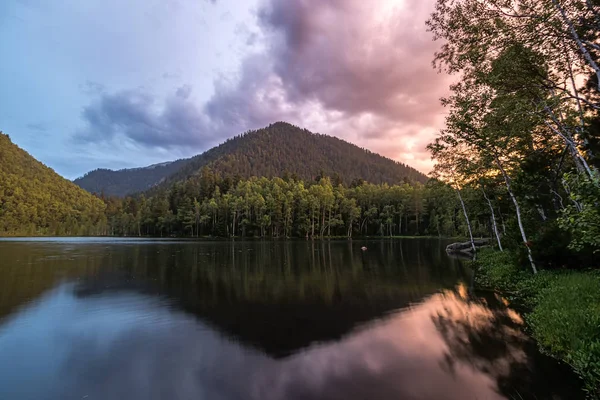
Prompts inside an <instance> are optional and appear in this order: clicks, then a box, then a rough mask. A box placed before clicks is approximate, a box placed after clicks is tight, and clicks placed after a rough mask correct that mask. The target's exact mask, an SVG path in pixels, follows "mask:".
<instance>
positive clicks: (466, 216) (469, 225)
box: [456, 188, 477, 256]
mask: <svg viewBox="0 0 600 400" xmlns="http://www.w3.org/2000/svg"><path fill="white" fill-rule="evenodd" d="M456 193H457V194H458V199H459V200H460V205H461V206H462V210H463V214H464V216H465V221H467V229H468V230H469V239H470V240H471V247H472V248H473V256H475V254H477V248H476V247H475V241H474V240H473V231H472V230H471V221H469V216H468V215H467V207H465V202H464V201H463V198H462V195H461V194H460V189H458V188H456Z"/></svg>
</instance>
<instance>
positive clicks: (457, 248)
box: [446, 239, 490, 253]
mask: <svg viewBox="0 0 600 400" xmlns="http://www.w3.org/2000/svg"><path fill="white" fill-rule="evenodd" d="M489 242H490V239H477V240H474V241H473V244H474V245H475V248H480V247H484V246H487V245H489ZM446 252H448V253H456V252H462V253H472V252H473V246H471V242H458V243H452V244H449V245H448V246H446Z"/></svg>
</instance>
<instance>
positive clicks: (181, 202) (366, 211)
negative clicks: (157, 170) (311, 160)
mask: <svg viewBox="0 0 600 400" xmlns="http://www.w3.org/2000/svg"><path fill="white" fill-rule="evenodd" d="M471 197H473V196H471ZM473 198H475V197H473ZM104 201H105V202H106V204H107V209H106V217H107V225H106V232H105V234H107V235H117V236H121V235H123V236H190V237H199V236H218V237H263V238H266V237H268V238H286V237H301V238H321V237H348V238H350V237H353V236H382V237H390V236H401V235H432V236H465V235H466V233H467V226H466V223H465V220H464V218H463V217H462V214H461V211H460V203H459V202H458V199H457V196H456V194H455V193H454V191H453V190H452V189H451V188H450V187H449V186H448V185H446V184H444V183H442V182H439V181H436V180H431V181H429V182H428V183H427V184H425V185H423V184H420V183H415V184H408V183H402V184H399V185H388V184H379V185H376V184H371V183H367V182H364V181H362V180H356V181H354V182H352V184H351V185H344V184H343V183H342V181H341V180H340V179H339V178H335V177H334V178H333V179H332V178H330V177H327V176H318V177H317V178H315V179H314V180H312V181H303V180H300V179H297V178H295V177H290V176H286V177H284V178H277V177H276V178H265V177H261V178H257V177H253V178H250V179H234V178H232V177H226V178H222V177H221V175H220V174H219V173H216V172H214V171H212V170H211V169H210V168H203V169H202V170H201V172H200V173H199V174H197V175H195V176H194V177H192V178H190V179H188V180H186V181H182V182H178V183H176V184H174V185H172V186H171V188H170V189H169V190H167V191H161V192H160V193H154V194H152V195H150V196H149V197H146V196H143V195H140V196H135V197H127V198H125V199H120V198H114V197H108V198H104ZM468 201H470V198H469V199H468ZM474 206H475V205H474ZM480 211H481V215H479V218H478V220H477V221H473V227H472V228H473V230H474V232H475V234H476V235H479V236H490V235H491V226H492V224H491V221H490V219H489V216H488V215H487V213H488V211H487V210H486V209H484V208H482V209H481V210H480ZM502 212H503V211H502V210H501V209H498V210H496V214H497V215H498V216H501V215H502Z"/></svg>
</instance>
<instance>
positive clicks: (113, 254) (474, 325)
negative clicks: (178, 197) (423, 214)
mask: <svg viewBox="0 0 600 400" xmlns="http://www.w3.org/2000/svg"><path fill="white" fill-rule="evenodd" d="M445 244H446V243H445V242H443V241H437V240H416V239H411V240H403V241H400V240H395V241H352V242H349V241H331V242H328V241H315V242H312V241H277V242H261V241H242V242H197V241H167V240H162V241H161V240H134V239H122V240H115V239H54V240H52V239H51V240H48V239H20V240H0V399H2V400H4V399H17V400H18V399H36V400H39V399H90V400H91V399H144V400H145V399H209V400H213V399H214V400H220V399H223V400H230V399H251V400H254V399H257V400H263V399H264V400H276V399H277V400H279V399H282V400H283V399H291V400H295V399H339V400H352V399H382V400H385V399H461V400H462V399H577V398H581V393H580V391H579V387H580V385H579V382H578V381H577V379H576V378H575V377H574V376H573V374H572V373H570V371H569V369H568V368H566V367H565V366H564V365H559V364H558V363H556V362H555V361H554V360H552V359H549V358H547V357H545V356H543V355H541V354H540V353H539V352H538V351H537V349H536V345H535V343H533V342H532V341H531V340H530V339H529V338H528V337H527V336H526V335H525V334H524V333H523V331H522V325H523V321H522V319H521V317H520V316H519V315H518V314H517V313H516V312H515V311H513V310H512V309H510V308H509V307H507V306H506V305H505V303H506V302H505V301H503V300H502V299H501V298H499V297H497V296H494V295H492V294H488V295H481V294H476V293H473V292H472V291H471V290H470V284H471V281H472V272H471V271H470V270H468V269H467V268H465V267H464V266H463V265H462V264H461V263H460V261H457V260H452V259H450V258H448V256H447V255H446V254H445V252H444V246H445ZM361 246H367V247H368V250H367V251H364V252H363V251H361V249H360V248H361Z"/></svg>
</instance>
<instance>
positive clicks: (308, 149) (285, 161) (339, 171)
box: [75, 122, 427, 196]
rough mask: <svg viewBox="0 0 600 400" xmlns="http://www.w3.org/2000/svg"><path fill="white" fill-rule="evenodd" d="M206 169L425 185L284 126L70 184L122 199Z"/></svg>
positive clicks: (404, 169) (403, 170)
mask: <svg viewBox="0 0 600 400" xmlns="http://www.w3.org/2000/svg"><path fill="white" fill-rule="evenodd" d="M205 166H208V167H210V168H211V169H213V170H214V171H218V172H219V173H220V174H221V175H223V176H226V175H237V176H240V177H243V178H247V177H250V176H265V177H275V176H283V175H284V174H286V173H287V174H290V175H296V176H297V177H298V178H300V179H304V180H312V179H313V178H315V177H316V176H317V175H319V174H321V173H323V174H325V175H328V176H339V178H340V179H341V180H342V181H343V182H344V183H346V184H350V183H351V182H352V181H354V180H357V179H363V180H365V181H368V182H372V183H390V184H394V183H399V182H402V181H404V180H408V181H412V182H414V181H418V182H425V181H426V180H427V177H426V176H425V175H423V174H422V173H420V172H419V171H417V170H415V169H414V168H411V167H409V166H407V165H404V164H402V163H399V162H396V161H393V160H391V159H389V158H386V157H383V156H380V155H379V154H376V153H373V152H371V151H368V150H365V149H362V148H360V147H358V146H356V145H353V144H351V143H349V142H346V141H344V140H341V139H338V138H335V137H332V136H327V135H321V134H314V133H311V132H309V131H308V130H306V129H301V128H298V127H296V126H293V125H291V124H288V123H285V122H277V123H275V124H272V125H269V126H268V127H266V128H263V129H259V130H256V131H250V132H247V133H244V134H242V135H238V136H236V137H234V138H231V139H229V140H227V141H226V142H224V143H223V144H221V145H219V146H217V147H214V148H212V149H211V150H208V151H206V152H205V153H203V154H200V155H197V156H195V157H193V158H191V159H187V160H178V161H176V162H174V163H172V164H169V165H166V166H164V167H155V168H137V169H127V170H120V171H109V170H96V171H92V172H90V173H88V174H86V175H85V176H84V177H82V178H79V179H77V180H75V183H77V184H78V185H80V186H81V187H82V188H84V189H86V190H88V191H91V192H104V193H105V194H107V195H118V196H123V195H126V194H131V193H135V192H139V191H143V190H146V189H147V188H149V187H151V186H154V185H157V184H159V183H161V182H162V183H163V184H164V185H165V186H167V185H169V184H170V183H173V182H175V181H178V180H182V179H185V178H186V177H188V176H190V175H193V174H194V173H196V172H198V171H199V170H200V169H201V168H202V167H205Z"/></svg>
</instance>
